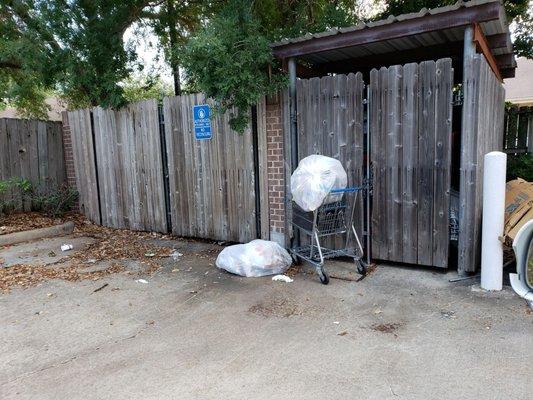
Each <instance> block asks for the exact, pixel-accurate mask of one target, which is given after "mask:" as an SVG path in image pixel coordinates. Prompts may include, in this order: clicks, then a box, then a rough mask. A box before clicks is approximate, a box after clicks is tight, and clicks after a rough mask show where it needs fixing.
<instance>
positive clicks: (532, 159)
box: [507, 154, 533, 182]
mask: <svg viewBox="0 0 533 400" xmlns="http://www.w3.org/2000/svg"><path fill="white" fill-rule="evenodd" d="M516 178H522V179H525V180H526V181H528V182H533V154H521V155H518V156H508V157H507V180H508V181H510V180H513V179H516Z"/></svg>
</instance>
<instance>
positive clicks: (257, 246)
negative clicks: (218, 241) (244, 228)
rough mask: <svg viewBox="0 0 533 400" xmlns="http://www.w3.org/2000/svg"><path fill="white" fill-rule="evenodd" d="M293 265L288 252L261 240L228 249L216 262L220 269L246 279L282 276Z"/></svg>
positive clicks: (221, 253)
mask: <svg viewBox="0 0 533 400" xmlns="http://www.w3.org/2000/svg"><path fill="white" fill-rule="evenodd" d="M291 264H292V258H291V256H290V255H289V253H288V252H287V250H285V249H284V248H283V247H281V246H280V245H279V244H277V243H275V242H270V241H268V240H261V239H256V240H252V241H251V242H249V243H246V244H236V245H233V246H229V247H226V248H225V249H224V250H222V251H221V252H220V254H219V255H218V257H217V261H216V266H217V267H218V268H220V269H225V270H226V271H228V272H231V273H233V274H237V275H241V276H246V277H257V276H265V275H276V274H282V273H284V272H285V271H286V270H287V269H288V268H289V267H290V265H291Z"/></svg>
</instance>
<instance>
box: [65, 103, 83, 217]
mask: <svg viewBox="0 0 533 400" xmlns="http://www.w3.org/2000/svg"><path fill="white" fill-rule="evenodd" d="M61 118H62V120H63V154H64V156H65V170H66V172H67V184H68V187H69V188H72V189H76V190H77V187H76V170H75V169H74V158H73V155H72V138H71V136H70V125H69V122H68V114H67V112H66V111H63V112H62V113H61ZM74 211H79V203H78V201H76V204H75V205H74Z"/></svg>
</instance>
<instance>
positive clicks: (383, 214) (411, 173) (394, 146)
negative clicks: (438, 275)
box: [370, 59, 453, 268]
mask: <svg viewBox="0 0 533 400" xmlns="http://www.w3.org/2000/svg"><path fill="white" fill-rule="evenodd" d="M452 89H453V69H452V63H451V60H450V59H442V60H438V61H437V62H435V61H425V62H422V63H420V64H416V63H413V64H407V65H404V66H392V67H389V68H381V69H379V70H376V69H374V70H372V71H371V73H370V91H371V96H370V99H371V100H370V104H371V105H370V132H371V149H372V150H371V160H372V166H373V177H374V192H373V201H372V256H373V258H376V259H381V260H387V261H394V262H403V263H409V264H419V265H428V266H436V267H442V268H446V267H447V266H448V239H449V232H448V226H449V203H450V191H449V189H450V167H451V128H452V124H451V121H452Z"/></svg>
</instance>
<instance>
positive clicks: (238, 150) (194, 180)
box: [163, 94, 256, 242]
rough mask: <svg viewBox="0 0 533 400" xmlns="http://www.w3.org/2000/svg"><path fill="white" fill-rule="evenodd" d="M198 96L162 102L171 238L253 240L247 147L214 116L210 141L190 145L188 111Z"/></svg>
mask: <svg viewBox="0 0 533 400" xmlns="http://www.w3.org/2000/svg"><path fill="white" fill-rule="evenodd" d="M206 102H207V103H211V102H210V101H206V100H205V96H204V95H201V94H193V95H187V96H177V97H167V98H165V99H164V100H163V112H164V117H165V137H166V146H167V155H168V165H169V188H170V203H171V219H172V230H173V233H175V234H177V235H181V236H192V237H204V238H212V239H219V240H230V241H238V242H246V241H249V240H251V239H254V238H255V237H256V221H255V212H256V210H255V189H254V179H255V176H254V161H253V142H252V134H251V131H250V129H248V130H246V131H245V132H244V133H243V134H238V133H236V132H234V131H232V130H231V129H230V127H229V113H226V114H223V115H220V114H217V115H215V116H214V117H213V118H212V120H211V124H212V131H213V137H212V139H210V140H196V139H195V137H194V129H193V120H192V108H193V106H194V105H199V104H205V103H206Z"/></svg>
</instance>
